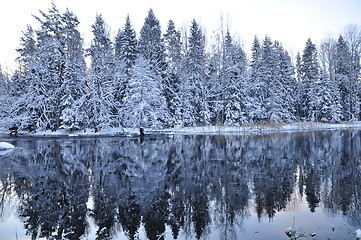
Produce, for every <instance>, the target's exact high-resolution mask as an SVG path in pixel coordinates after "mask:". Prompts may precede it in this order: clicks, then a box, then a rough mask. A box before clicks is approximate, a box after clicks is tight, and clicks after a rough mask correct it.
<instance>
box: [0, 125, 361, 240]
mask: <svg viewBox="0 0 361 240" xmlns="http://www.w3.org/2000/svg"><path fill="white" fill-rule="evenodd" d="M0 140H1V141H7V142H10V143H12V144H13V145H15V146H17V148H16V149H14V150H13V151H11V152H3V151H0V239H1V240H13V239H42V238H43V239H290V238H289V237H288V236H287V235H286V234H285V231H286V230H287V229H288V228H290V227H292V228H293V229H294V230H295V231H296V234H300V235H303V236H304V237H303V238H301V239H355V236H354V231H355V230H356V229H358V228H361V132H359V131H356V130H348V131H320V132H306V133H282V134H281V133H279V134H268V135H253V136H200V135H198V136H182V135H179V136H178V135H176V136H147V137H144V138H143V139H139V138H114V137H113V138H32V137H18V138H7V139H5V138H3V139H0ZM314 234H315V236H313V235H314ZM311 235H312V236H313V237H312V236H311Z"/></svg>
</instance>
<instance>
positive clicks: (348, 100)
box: [334, 35, 360, 121]
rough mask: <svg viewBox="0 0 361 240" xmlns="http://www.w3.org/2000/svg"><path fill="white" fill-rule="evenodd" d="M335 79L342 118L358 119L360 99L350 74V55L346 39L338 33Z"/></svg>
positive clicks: (348, 119) (355, 82)
mask: <svg viewBox="0 0 361 240" xmlns="http://www.w3.org/2000/svg"><path fill="white" fill-rule="evenodd" d="M334 59H335V81H336V82H337V84H338V87H339V89H340V95H341V105H342V108H343V119H344V120H346V121H354V120H357V119H358V115H359V112H360V101H359V99H358V94H357V92H358V89H359V86H358V83H357V81H356V79H355V78H353V76H352V75H353V74H352V56H351V53H350V51H349V48H348V46H347V43H346V41H345V40H344V39H343V37H342V36H341V35H340V36H339V38H338V40H337V43H336V52H335V54H334Z"/></svg>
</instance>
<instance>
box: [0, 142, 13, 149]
mask: <svg viewBox="0 0 361 240" xmlns="http://www.w3.org/2000/svg"><path fill="white" fill-rule="evenodd" d="M11 148H15V146H14V145H12V144H10V143H7V142H0V150H3V149H11Z"/></svg>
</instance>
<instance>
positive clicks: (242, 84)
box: [220, 31, 252, 125]
mask: <svg viewBox="0 0 361 240" xmlns="http://www.w3.org/2000/svg"><path fill="white" fill-rule="evenodd" d="M246 64H247V62H246V54H245V52H244V51H243V49H242V48H241V46H240V44H239V43H237V42H235V41H234V40H233V39H232V37H231V34H230V32H229V31H227V32H226V36H225V39H224V42H223V57H222V71H221V76H220V79H221V81H222V82H223V84H221V85H223V87H222V89H221V94H220V96H221V101H222V102H223V104H222V105H223V106H224V110H223V112H224V117H222V118H223V119H224V120H223V121H222V122H223V123H224V124H226V125H238V124H242V123H246V122H248V121H249V117H248V115H247V111H248V110H249V105H250V104H251V103H252V101H251V99H250V98H249V96H248V91H247V90H248V89H247V88H248V82H247V81H248V78H246V75H245V73H246Z"/></svg>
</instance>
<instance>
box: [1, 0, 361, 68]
mask: <svg viewBox="0 0 361 240" xmlns="http://www.w3.org/2000/svg"><path fill="white" fill-rule="evenodd" d="M54 2H55V4H56V6H57V7H58V9H59V11H60V12H61V13H63V12H64V11H65V8H66V7H68V8H69V9H70V10H71V11H73V12H74V13H75V14H76V15H77V17H78V19H79V21H80V25H79V30H80V32H81V34H82V35H83V38H84V41H85V47H88V46H89V44H90V41H91V38H92V33H91V25H92V24H93V23H94V21H95V16H96V14H97V13H100V14H102V16H103V18H104V20H105V21H106V23H107V24H108V25H109V27H110V29H111V32H112V34H113V36H114V35H115V33H116V32H117V31H118V29H119V28H122V27H123V25H124V22H125V18H126V16H127V14H129V16H130V19H131V22H132V24H133V27H134V28H135V30H136V32H137V35H138V36H139V31H140V29H141V27H142V25H143V23H144V19H145V17H146V16H147V13H148V10H149V9H150V8H152V9H153V11H154V13H155V15H156V17H157V18H158V19H159V21H160V24H161V27H162V31H163V33H164V32H165V30H166V27H167V23H168V20H169V19H172V20H173V21H174V22H175V25H176V28H181V27H184V26H186V27H187V29H189V26H190V22H191V20H192V19H193V18H195V19H196V20H197V21H198V22H200V24H201V25H202V27H204V28H205V30H206V34H207V37H208V38H209V37H211V35H212V32H213V31H215V30H217V28H219V25H220V24H219V22H220V16H221V15H223V16H224V18H225V19H230V31H231V33H232V34H234V35H237V36H239V37H240V38H241V39H242V41H243V43H244V44H245V48H246V49H245V50H246V52H249V48H250V45H251V42H252V40H253V37H254V35H257V36H258V37H259V38H260V39H263V38H264V36H265V35H266V34H267V35H269V36H270V37H271V39H272V40H278V41H280V42H281V43H282V44H283V45H284V46H285V48H286V49H288V50H289V51H291V52H293V54H294V53H296V52H297V51H300V52H302V50H303V48H304V45H305V43H306V41H307V39H308V38H311V40H312V41H313V42H314V43H315V44H319V42H320V40H321V39H322V37H324V36H325V35H326V34H333V35H334V36H335V37H337V36H338V34H339V33H341V32H342V30H343V28H344V27H345V26H346V25H347V24H357V25H361V0H217V1H215V0H213V1H212V0H178V1H173V0H54ZM50 6H51V0H11V1H6V2H5V3H2V4H1V7H0V29H1V37H0V64H1V65H2V67H3V69H4V68H5V69H6V68H7V67H8V68H10V70H12V69H14V59H15V58H16V56H17V55H16V52H15V49H16V48H17V47H18V46H19V42H20V37H21V36H22V33H21V32H22V31H24V30H25V29H26V25H27V24H30V25H32V26H33V27H36V26H37V25H36V24H37V22H36V20H35V19H34V18H33V17H32V14H35V15H38V10H39V9H41V10H43V11H45V12H47V10H48V8H49V7H50Z"/></svg>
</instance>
